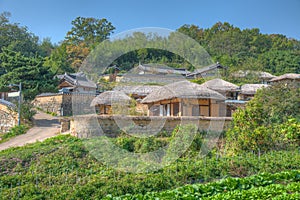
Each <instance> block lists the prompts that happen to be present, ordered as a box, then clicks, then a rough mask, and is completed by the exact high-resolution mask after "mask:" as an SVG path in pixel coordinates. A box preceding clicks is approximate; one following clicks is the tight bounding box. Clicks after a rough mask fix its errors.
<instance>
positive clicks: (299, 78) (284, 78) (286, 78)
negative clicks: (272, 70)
mask: <svg viewBox="0 0 300 200" xmlns="http://www.w3.org/2000/svg"><path fill="white" fill-rule="evenodd" d="M270 82H271V83H278V82H284V83H290V82H297V83H300V74H292V73H289V74H283V75H281V76H278V77H275V78H273V79H271V80H270Z"/></svg>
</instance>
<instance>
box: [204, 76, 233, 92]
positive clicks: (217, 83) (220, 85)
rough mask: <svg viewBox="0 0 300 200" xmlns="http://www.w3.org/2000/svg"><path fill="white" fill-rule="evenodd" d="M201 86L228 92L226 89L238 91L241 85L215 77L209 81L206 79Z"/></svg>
mask: <svg viewBox="0 0 300 200" xmlns="http://www.w3.org/2000/svg"><path fill="white" fill-rule="evenodd" d="M201 86H204V87H207V88H209V89H211V90H215V91H218V92H219V91H220V92H226V91H238V90H239V86H237V85H235V84H233V83H230V82H228V81H224V80H222V79H220V78H215V79H212V80H209V81H206V82H205V83H203V84H201Z"/></svg>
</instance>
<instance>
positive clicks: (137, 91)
mask: <svg viewBox="0 0 300 200" xmlns="http://www.w3.org/2000/svg"><path fill="white" fill-rule="evenodd" d="M160 88H161V86H158V85H133V86H129V85H125V86H117V87H115V88H114V90H116V91H122V92H124V93H125V94H127V95H131V94H133V95H138V96H147V95H148V94H150V93H151V92H153V91H155V90H158V89H160Z"/></svg>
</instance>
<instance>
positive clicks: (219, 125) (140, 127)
mask: <svg viewBox="0 0 300 200" xmlns="http://www.w3.org/2000/svg"><path fill="white" fill-rule="evenodd" d="M231 120H232V118H230V117H147V116H142V117H141V116H99V115H97V116H96V115H85V116H77V117H74V118H72V119H71V120H70V133H71V134H72V135H74V136H76V137H79V138H87V137H92V136H98V135H106V136H109V137H116V136H117V135H118V134H119V133H120V132H121V131H124V132H126V133H129V134H143V135H144V134H147V135H154V134H156V133H158V132H162V131H164V132H166V133H171V132H172V131H173V130H174V128H176V126H177V125H188V124H196V125H197V126H198V127H199V130H200V131H206V130H208V129H209V130H212V131H219V130H227V129H228V128H229V126H230V124H231Z"/></svg>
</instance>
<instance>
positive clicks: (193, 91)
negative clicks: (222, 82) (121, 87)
mask: <svg viewBox="0 0 300 200" xmlns="http://www.w3.org/2000/svg"><path fill="white" fill-rule="evenodd" d="M174 98H182V99H225V98H224V96H223V95H221V94H220V93H218V92H215V91H212V90H210V89H208V88H205V87H203V86H201V85H198V84H196V83H191V82H190V81H179V82H176V83H171V84H168V85H165V86H163V87H161V89H159V90H155V91H153V92H152V93H150V94H149V95H148V96H146V97H145V98H144V99H143V100H142V103H152V102H157V101H162V100H167V99H174Z"/></svg>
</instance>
